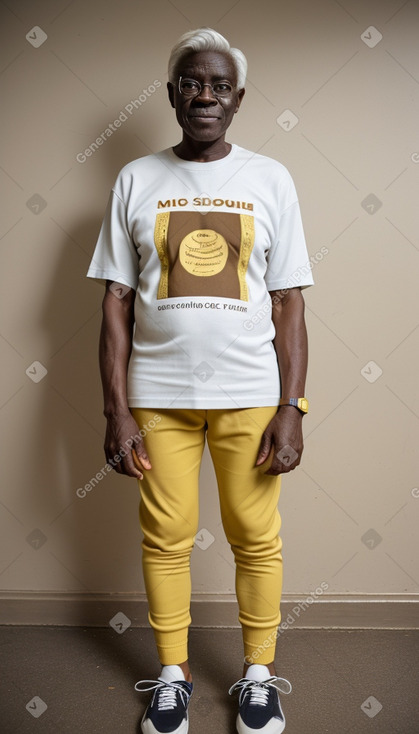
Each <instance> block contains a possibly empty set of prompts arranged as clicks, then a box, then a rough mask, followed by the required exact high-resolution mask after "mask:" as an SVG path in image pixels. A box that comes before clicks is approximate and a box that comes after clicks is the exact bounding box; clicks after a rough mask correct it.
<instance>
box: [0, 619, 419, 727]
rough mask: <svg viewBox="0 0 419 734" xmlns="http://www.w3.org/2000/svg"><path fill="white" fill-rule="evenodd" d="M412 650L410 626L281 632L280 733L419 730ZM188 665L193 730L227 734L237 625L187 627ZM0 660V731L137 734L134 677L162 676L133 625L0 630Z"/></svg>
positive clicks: (238, 656)
mask: <svg viewBox="0 0 419 734" xmlns="http://www.w3.org/2000/svg"><path fill="white" fill-rule="evenodd" d="M418 652H419V632H417V631H411V630H410V631H407V630H406V631H400V630H396V631H391V630H382V631H380V630H355V631H349V630H303V629H294V630H288V631H287V632H284V633H283V634H282V635H281V637H280V639H279V640H278V648H277V657H276V665H277V673H278V675H282V676H283V677H285V678H288V679H289V680H290V681H291V683H292V685H293V691H292V693H291V695H289V696H283V697H282V701H283V708H284V711H285V716H286V719H287V726H286V733H287V734H325V733H326V732H331V734H349V733H351V734H355V732H356V734H364V732H365V734H367V733H368V734H374V733H377V734H378V733H379V734H390V733H392V734H393V732H394V733H396V734H418V732H419V696H418V686H417V677H418V659H419V656H418ZM190 661H191V667H192V670H193V673H194V684H195V688H194V693H193V696H192V699H191V704H190V729H189V731H190V734H212V733H213V732H215V733H216V734H234V732H235V726H234V721H235V717H236V705H237V704H236V700H235V699H233V698H232V697H230V696H228V693H227V691H228V688H229V687H230V686H231V685H232V684H233V683H234V682H235V681H236V680H237V679H238V678H240V677H241V665H242V652H241V635H240V630H238V629H234V630H221V629H212V630H209V629H205V630H196V629H192V630H191V632H190ZM0 666H1V678H0V681H1V696H0V731H1V734H35V733H37V734H38V732H42V733H43V734H67V733H68V734H70V733H71V734H99V733H101V734H102V733H103V734H114V733H116V732H125V734H138V732H139V731H140V729H139V720H140V717H141V714H142V712H143V710H144V706H145V704H146V702H147V700H148V696H149V694H139V693H136V692H135V691H134V683H135V682H136V681H137V680H139V679H142V678H154V677H156V676H157V675H158V672H159V666H158V661H157V657H156V654H155V652H154V645H153V640H152V634H151V631H150V630H149V629H138V628H137V629H133V628H131V627H130V628H128V629H127V630H125V632H123V633H122V634H118V633H117V632H116V631H115V630H114V629H112V628H110V627H109V628H107V629H104V628H69V627H0ZM36 697H39V698H36ZM371 697H374V698H371ZM27 705H28V709H27V708H26V706H27ZM45 705H46V706H47V708H45ZM380 706H382V708H381V709H380V710H379V711H378V709H379V708H380ZM361 707H362V708H361ZM34 714H36V716H34Z"/></svg>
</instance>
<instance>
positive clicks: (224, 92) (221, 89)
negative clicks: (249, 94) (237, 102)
mask: <svg viewBox="0 0 419 734" xmlns="http://www.w3.org/2000/svg"><path fill="white" fill-rule="evenodd" d="M212 91H213V92H214V94H215V96H216V97H228V95H229V94H231V92H232V91H233V87H232V86H231V84H230V82H215V84H213V85H212Z"/></svg>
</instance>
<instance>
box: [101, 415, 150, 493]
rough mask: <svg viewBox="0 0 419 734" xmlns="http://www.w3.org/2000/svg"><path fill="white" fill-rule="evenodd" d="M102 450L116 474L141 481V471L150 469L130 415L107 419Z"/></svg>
mask: <svg viewBox="0 0 419 734" xmlns="http://www.w3.org/2000/svg"><path fill="white" fill-rule="evenodd" d="M104 449H105V456H106V460H107V461H108V462H109V464H110V465H111V466H112V467H113V468H114V469H115V471H116V472H118V474H126V475H127V476H128V477H135V478H136V479H142V478H143V470H144V469H151V462H150V459H149V457H148V454H147V451H146V449H145V445H144V441H143V439H142V437H141V436H140V432H139V430H138V426H137V424H136V422H135V420H134V418H133V417H132V415H131V413H125V414H123V415H115V416H112V417H109V418H108V424H107V428H106V437H105V445H104Z"/></svg>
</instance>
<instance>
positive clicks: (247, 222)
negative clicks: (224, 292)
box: [237, 214, 255, 301]
mask: <svg viewBox="0 0 419 734" xmlns="http://www.w3.org/2000/svg"><path fill="white" fill-rule="evenodd" d="M240 229H241V238H240V256H239V262H238V264H237V274H238V276H239V285H240V299H241V300H242V301H248V300H249V290H248V287H247V283H246V272H247V268H248V265H249V259H250V255H251V253H252V250H253V245H254V242H255V222H254V219H253V217H251V216H250V215H249V214H240Z"/></svg>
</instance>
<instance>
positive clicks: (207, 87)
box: [195, 84, 217, 102]
mask: <svg viewBox="0 0 419 734" xmlns="http://www.w3.org/2000/svg"><path fill="white" fill-rule="evenodd" d="M195 99H203V100H204V101H205V102H212V101H215V102H217V99H216V97H215V96H214V92H213V91H212V88H211V84H202V85H201V91H200V92H199V94H197V95H196V97H195Z"/></svg>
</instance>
